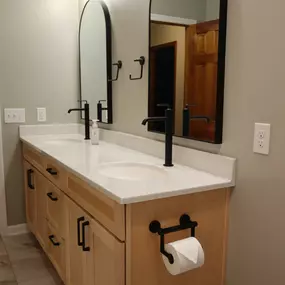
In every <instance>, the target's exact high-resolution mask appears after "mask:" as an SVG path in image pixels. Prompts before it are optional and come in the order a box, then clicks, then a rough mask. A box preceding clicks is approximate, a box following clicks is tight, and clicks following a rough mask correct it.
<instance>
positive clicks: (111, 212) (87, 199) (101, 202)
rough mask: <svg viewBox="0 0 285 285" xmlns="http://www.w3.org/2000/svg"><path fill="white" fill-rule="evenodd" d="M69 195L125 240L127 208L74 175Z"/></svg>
mask: <svg viewBox="0 0 285 285" xmlns="http://www.w3.org/2000/svg"><path fill="white" fill-rule="evenodd" d="M67 181H68V183H67V194H68V195H69V196H70V197H71V198H72V199H73V200H74V201H75V202H77V203H78V204H79V205H80V206H81V207H82V208H83V209H85V210H86V211H87V212H89V213H90V214H91V215H92V216H93V217H94V218H95V219H96V220H97V221H99V222H100V223H101V224H102V225H103V226H105V227H106V228H107V229H108V230H109V231H110V232H112V233H113V234H114V235H115V236H117V237H118V238H119V239H120V240H121V241H124V240H125V206H124V205H120V204H118V203H117V202H115V201H113V200H112V199H110V198H108V197H107V196H105V195H104V194H102V193H100V192H99V191H98V190H96V189H95V188H93V187H91V186H89V185H88V183H86V182H84V181H82V180H81V179H79V178H78V177H76V176H75V175H73V174H69V176H68V180H67Z"/></svg>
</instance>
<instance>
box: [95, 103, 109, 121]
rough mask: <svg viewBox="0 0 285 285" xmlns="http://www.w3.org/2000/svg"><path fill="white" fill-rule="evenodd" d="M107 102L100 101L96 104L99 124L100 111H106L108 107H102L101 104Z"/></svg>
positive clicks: (100, 119)
mask: <svg viewBox="0 0 285 285" xmlns="http://www.w3.org/2000/svg"><path fill="white" fill-rule="evenodd" d="M106 101H107V100H100V101H98V104H97V119H98V121H99V122H102V111H105V110H108V107H106V108H105V107H102V102H106Z"/></svg>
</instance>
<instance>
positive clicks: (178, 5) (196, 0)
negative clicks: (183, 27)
mask: <svg viewBox="0 0 285 285" xmlns="http://www.w3.org/2000/svg"><path fill="white" fill-rule="evenodd" d="M208 1H211V0H208ZM214 1H216V0H214ZM206 2H207V0H175V1H173V0H152V6H151V12H152V13H154V14H162V15H168V16H172V17H180V18H188V19H192V20H198V21H202V20H204V19H205V16H206Z"/></svg>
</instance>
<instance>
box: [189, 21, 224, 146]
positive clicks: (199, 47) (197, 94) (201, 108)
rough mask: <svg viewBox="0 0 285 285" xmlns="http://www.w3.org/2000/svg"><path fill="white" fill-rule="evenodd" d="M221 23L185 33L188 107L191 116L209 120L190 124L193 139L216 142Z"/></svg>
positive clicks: (203, 26) (195, 121) (206, 23)
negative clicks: (208, 120)
mask: <svg viewBox="0 0 285 285" xmlns="http://www.w3.org/2000/svg"><path fill="white" fill-rule="evenodd" d="M218 39H219V20H215V21H209V22H204V23H199V24H196V25H191V26H189V27H188V28H187V30H186V63H185V65H186V66H185V71H186V74H185V98H184V103H185V105H186V104H188V105H189V106H190V115H191V117H193V116H206V117H208V118H210V122H207V121H206V120H191V121H190V137H191V138H195V139H198V140H207V141H212V142H214V140H215V130H216V126H215V120H216V101H217V71H218V42H219V40H218Z"/></svg>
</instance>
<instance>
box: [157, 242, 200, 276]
mask: <svg viewBox="0 0 285 285" xmlns="http://www.w3.org/2000/svg"><path fill="white" fill-rule="evenodd" d="M165 250H166V251H167V252H168V253H170V254H172V255H173V257H174V263H173V264H170V263H169V260H168V258H167V257H166V256H164V255H162V258H163V262H164V264H165V267H166V269H167V270H168V272H169V273H170V274H172V275H178V274H182V273H184V272H186V271H189V270H192V269H195V268H199V267H201V266H202V265H203V264H204V262H205V255H204V250H203V248H202V246H201V244H200V242H199V241H198V240H197V239H196V238H194V237H190V238H186V239H183V240H179V241H175V242H172V243H169V244H166V245H165Z"/></svg>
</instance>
